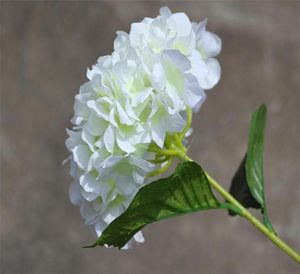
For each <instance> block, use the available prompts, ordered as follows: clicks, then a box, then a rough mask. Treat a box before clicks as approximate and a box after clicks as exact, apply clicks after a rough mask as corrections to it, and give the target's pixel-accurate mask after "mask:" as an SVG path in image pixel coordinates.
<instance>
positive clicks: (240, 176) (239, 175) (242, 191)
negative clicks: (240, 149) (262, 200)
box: [229, 154, 262, 216]
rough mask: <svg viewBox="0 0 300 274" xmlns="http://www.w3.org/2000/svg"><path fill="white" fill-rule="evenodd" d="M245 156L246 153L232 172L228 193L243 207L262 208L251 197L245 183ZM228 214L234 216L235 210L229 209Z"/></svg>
mask: <svg viewBox="0 0 300 274" xmlns="http://www.w3.org/2000/svg"><path fill="white" fill-rule="evenodd" d="M246 157H247V154H246V155H245V156H244V158H243V161H242V162H241V164H240V166H239V168H238V170H237V171H236V173H235V174H234V176H233V178H232V180H231V186H230V190H229V193H230V194H231V195H232V196H233V197H234V198H236V199H237V200H238V201H239V202H240V203H241V204H242V205H243V206H244V207H246V208H249V207H252V208H257V209H258V208H260V209H261V208H262V207H261V205H260V204H259V203H258V202H257V201H256V199H255V198H254V197H253V195H252V193H251V191H250V189H249V186H248V184H247V178H246V167H245V164H246ZM229 215H231V216H235V215H236V212H234V211H232V210H229Z"/></svg>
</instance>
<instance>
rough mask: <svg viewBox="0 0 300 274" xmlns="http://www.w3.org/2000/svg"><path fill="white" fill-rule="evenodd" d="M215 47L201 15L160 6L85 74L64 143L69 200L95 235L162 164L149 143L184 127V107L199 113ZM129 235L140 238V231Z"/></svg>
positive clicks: (216, 68)
mask: <svg viewBox="0 0 300 274" xmlns="http://www.w3.org/2000/svg"><path fill="white" fill-rule="evenodd" d="M220 51H221V40H220V38H219V37H218V36H217V35H215V34H213V33H211V32H209V31H207V30H206V20H204V21H202V22H200V23H198V24H197V23H192V22H191V21H190V20H189V18H188V17H187V15H186V14H185V13H174V14H172V13H171V11H170V10H169V9H168V8H162V9H161V10H160V15H159V16H157V17H156V18H145V19H144V20H143V21H141V22H139V23H133V24H132V25H131V30H130V32H129V33H128V34H127V33H125V32H122V31H119V32H117V37H116V39H115V41H114V51H113V52H112V54H111V55H108V56H104V57H100V58H99V59H98V61H97V63H96V64H95V65H94V66H93V67H92V69H91V70H88V71H87V78H88V82H87V83H85V84H83V85H82V86H81V87H80V90H79V94H77V95H76V96H75V103H74V117H73V119H72V123H73V129H72V130H67V133H68V135H69V138H68V139H67V140H66V146H67V148H68V150H69V151H70V153H71V156H70V158H71V176H72V177H73V178H74V182H73V183H72V184H71V186H70V198H71V201H72V202H73V203H74V204H77V205H79V206H80V212H81V215H82V217H83V218H84V220H85V223H86V224H87V225H90V226H93V227H94V229H95V231H96V233H97V235H98V236H100V235H101V233H102V232H103V230H104V229H105V228H106V227H107V225H108V224H110V223H111V222H112V221H113V220H114V219H115V218H116V217H118V216H119V215H120V214H121V213H122V212H124V211H125V210H126V208H127V207H128V205H129V203H130V202H131V200H132V199H133V197H134V195H135V194H136V192H137V191H138V190H139V188H140V187H142V186H143V185H145V184H147V183H149V182H151V178H149V177H148V175H149V173H151V172H153V171H155V170H158V169H160V168H162V167H164V165H165V163H164V162H162V163H160V162H159V161H156V159H157V155H155V153H153V152H151V151H150V150H149V148H150V147H153V146H155V147H157V148H164V147H165V145H166V140H167V137H168V136H172V134H173V133H174V134H177V133H181V132H183V131H184V129H185V127H186V124H187V116H186V114H185V113H186V111H187V110H192V111H193V112H196V111H198V110H199V108H200V106H201V104H202V103H203V101H204V100H205V97H206V95H205V90H208V89H211V88H212V87H213V86H214V85H215V84H216V83H217V82H218V81H219V79H220V74H221V69H220V65H219V63H218V61H217V60H216V59H215V58H214V57H215V56H216V55H218V54H219V53H220ZM189 132H190V131H188V133H189ZM185 133H186V132H185ZM188 133H187V134H188ZM185 135H186V134H185ZM134 239H135V240H136V241H138V242H143V236H142V234H141V232H139V233H137V234H136V236H135V237H134ZM127 247H128V246H127Z"/></svg>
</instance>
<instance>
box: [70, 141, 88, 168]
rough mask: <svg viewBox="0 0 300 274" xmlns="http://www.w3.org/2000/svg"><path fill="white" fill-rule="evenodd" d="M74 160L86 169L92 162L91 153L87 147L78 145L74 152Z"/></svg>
mask: <svg viewBox="0 0 300 274" xmlns="http://www.w3.org/2000/svg"><path fill="white" fill-rule="evenodd" d="M72 152H73V159H74V161H75V162H76V163H77V164H78V166H79V167H80V168H82V169H86V168H87V166H88V163H89V160H90V156H91V152H90V150H89V147H88V146H87V145H78V146H76V147H75V148H73V150H72Z"/></svg>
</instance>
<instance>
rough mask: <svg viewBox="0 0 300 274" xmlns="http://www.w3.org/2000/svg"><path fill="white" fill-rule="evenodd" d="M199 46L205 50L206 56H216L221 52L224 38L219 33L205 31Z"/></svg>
mask: <svg viewBox="0 0 300 274" xmlns="http://www.w3.org/2000/svg"><path fill="white" fill-rule="evenodd" d="M198 46H200V47H201V50H203V51H204V53H205V55H206V57H214V56H216V55H218V54H219V53H220V52H221V49H222V40H221V39H220V37H219V36H218V35H216V34H214V33H212V32H210V31H205V32H204V33H203V34H202V37H201V40H200V41H199V44H198Z"/></svg>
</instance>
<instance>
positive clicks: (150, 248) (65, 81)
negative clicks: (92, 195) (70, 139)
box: [0, 1, 300, 273]
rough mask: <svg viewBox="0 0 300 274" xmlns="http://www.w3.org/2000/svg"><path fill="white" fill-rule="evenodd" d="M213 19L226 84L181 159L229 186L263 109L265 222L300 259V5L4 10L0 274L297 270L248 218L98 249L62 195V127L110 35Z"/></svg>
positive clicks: (163, 229)
mask: <svg viewBox="0 0 300 274" xmlns="http://www.w3.org/2000/svg"><path fill="white" fill-rule="evenodd" d="M164 5H168V6H169V7H170V8H171V9H172V10H173V11H184V12H186V13H187V14H188V15H189V16H190V17H191V18H192V19H193V20H196V21H200V20H202V19H204V18H206V17H207V18H208V29H209V30H211V31H213V32H216V33H217V34H218V35H219V36H220V37H221V38H222V40H223V51H222V53H221V55H220V57H219V60H220V62H221V65H222V69H223V74H222V79H221V82H220V83H219V85H218V86H217V87H216V88H214V89H213V90H212V91H210V92H209V94H208V99H207V101H206V103H205V104H204V105H203V107H202V109H201V111H200V113H199V114H198V115H197V116H195V117H194V121H193V126H194V128H195V132H194V134H193V137H192V148H191V150H190V155H191V156H192V158H194V159H195V160H197V161H198V162H199V163H201V164H202V165H203V166H204V167H205V168H206V169H207V170H208V171H209V172H210V173H211V174H212V175H213V176H214V177H215V178H216V179H217V180H219V181H220V182H222V183H223V185H224V186H226V187H228V186H229V182H230V179H231V177H232V175H233V173H234V172H235V169H236V168H237V166H238V164H239V162H240V160H241V158H242V156H243V154H244V151H245V149H246V142H247V141H246V140H247V131H248V126H249V117H250V113H251V112H252V111H253V110H254V109H255V108H256V107H257V106H258V105H259V104H260V103H261V102H265V103H266V104H267V106H268V110H269V112H268V126H267V132H266V140H267V141H266V154H265V176H266V193H267V201H268V204H269V213H270V217H271V220H272V222H273V224H274V226H275V228H276V229H277V231H278V232H279V234H280V235H281V236H282V238H283V239H284V240H286V241H287V242H288V243H290V244H291V245H292V246H293V247H295V248H296V249H298V250H300V213H299V212H300V185H299V184H300V180H299V177H300V171H299V168H300V156H299V155H300V138H299V135H300V123H299V119H300V35H299V29H300V16H299V14H300V2H299V1H198V2H196V1H168V2H160V1H147V2H146V1H145V2H142V1H102V2H101V1H98V2H97V1H91V2H84V1H80V2H67V1H62V2H58V1H57V2H50V1H45V2H37V1H36V2H31V1H26V2H22V1H9V2H1V9H0V12H1V17H0V20H1V52H0V53H1V73H0V77H1V131H0V134H1V135H0V136H1V272H2V273H297V272H298V273H299V270H300V268H299V267H297V265H296V264H295V263H293V262H292V261H291V260H290V259H289V258H288V257H287V256H286V255H285V254H283V253H282V252H281V251H280V250H278V249H277V248H275V247H274V246H273V245H272V244H271V243H270V242H269V241H268V240H267V239H265V238H264V237H263V236H262V235H261V234H260V233H259V232H258V231H256V230H255V229H254V228H253V227H252V226H250V225H249V224H248V223H247V222H246V221H244V220H241V219H238V218H229V217H228V216H227V214H226V212H221V211H218V212H203V213H198V214H194V215H189V216H184V217H180V218H176V219H170V220H167V221H164V222H160V223H156V224H153V225H151V226H149V227H147V228H145V229H144V234H145V237H146V243H145V244H143V245H137V246H135V247H134V248H133V249H132V250H130V251H126V252H124V251H118V250H116V249H113V248H112V249H105V248H96V249H88V250H87V249H81V246H83V245H84V244H87V243H91V242H93V241H94V238H93V234H91V233H90V231H89V230H88V229H87V228H86V227H85V226H83V225H82V220H81V217H80V215H79V210H78V208H77V207H76V206H73V205H72V204H71V203H70V202H69V199H68V185H69V182H70V180H71V179H70V177H69V175H68V167H67V166H63V167H62V166H61V162H62V160H63V159H64V158H66V157H67V151H66V149H65V147H64V140H65V138H66V134H65V128H66V127H70V122H69V119H70V118H71V116H72V112H73V110H72V107H73V100H74V95H75V94H76V93H77V92H78V88H79V86H80V84H82V83H83V82H85V81H86V78H85V72H86V68H87V67H91V66H92V64H93V63H95V62H96V60H97V58H98V56H100V55H105V54H109V53H110V52H111V50H112V44H113V39H114V37H115V32H116V31H117V30H125V31H128V30H129V27H130V23H131V22H133V21H138V20H141V19H142V18H144V17H145V16H155V15H156V14H157V13H158V10H159V8H160V7H161V6H164Z"/></svg>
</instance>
